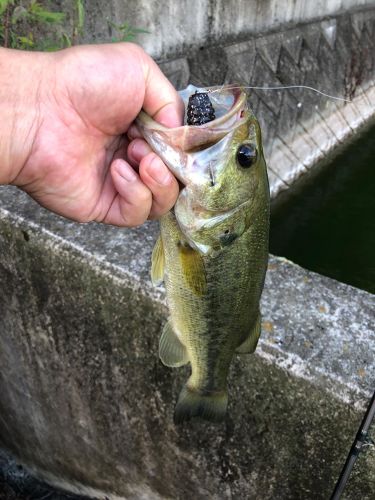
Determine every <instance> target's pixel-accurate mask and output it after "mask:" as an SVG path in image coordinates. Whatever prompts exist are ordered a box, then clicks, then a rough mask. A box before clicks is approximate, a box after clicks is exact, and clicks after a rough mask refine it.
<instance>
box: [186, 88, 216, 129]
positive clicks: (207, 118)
mask: <svg viewBox="0 0 375 500" xmlns="http://www.w3.org/2000/svg"><path fill="white" fill-rule="evenodd" d="M212 120H215V110H214V107H213V106H212V103H211V101H210V98H209V96H208V93H207V92H198V91H196V92H195V94H192V95H191V96H190V97H189V103H188V107H187V124H188V125H203V124H204V123H208V122H211V121H212Z"/></svg>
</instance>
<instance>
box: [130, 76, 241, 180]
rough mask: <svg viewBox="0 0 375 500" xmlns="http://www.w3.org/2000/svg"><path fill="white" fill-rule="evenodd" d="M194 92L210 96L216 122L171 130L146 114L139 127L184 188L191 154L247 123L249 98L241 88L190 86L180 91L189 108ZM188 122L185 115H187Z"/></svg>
mask: <svg viewBox="0 0 375 500" xmlns="http://www.w3.org/2000/svg"><path fill="white" fill-rule="evenodd" d="M195 92H198V93H207V94H208V95H209V97H210V100H211V103H212V105H213V108H214V110H215V119H214V120H211V121H209V122H208V123H204V124H202V125H186V124H185V125H182V126H180V127H174V128H168V127H166V126H164V125H161V124H160V123H158V122H156V121H155V120H153V119H152V118H151V117H150V116H148V115H147V114H146V113H145V112H144V111H141V112H140V114H139V115H138V117H137V120H136V124H137V126H138V127H139V129H140V131H141V133H142V135H143V136H144V138H145V139H146V141H147V142H148V144H149V145H150V146H151V147H152V149H153V150H154V151H155V152H156V153H157V154H158V155H159V156H160V157H161V158H162V160H163V161H164V163H165V164H166V165H167V166H168V167H169V168H170V170H171V171H172V172H173V174H174V175H175V177H177V179H178V180H179V181H180V182H181V183H182V184H184V185H186V184H187V183H188V182H189V179H188V177H187V175H186V173H187V172H188V171H189V163H191V160H190V159H189V156H190V153H195V152H199V151H202V150H207V149H209V148H210V147H212V146H213V145H215V144H217V143H218V142H219V141H220V140H221V139H223V138H224V137H225V136H227V135H228V134H231V133H232V132H234V130H235V129H237V127H240V126H241V125H243V124H244V123H245V122H246V121H247V117H246V116H245V110H246V109H247V95H246V93H245V92H244V91H243V90H242V89H241V88H239V87H234V86H233V85H227V86H222V87H195V86H194V85H189V86H188V87H187V88H186V89H184V90H181V91H180V92H179V94H180V96H181V98H182V100H183V102H184V104H185V109H187V106H188V101H189V97H190V96H191V95H193V94H194V93H195ZM185 122H186V113H185Z"/></svg>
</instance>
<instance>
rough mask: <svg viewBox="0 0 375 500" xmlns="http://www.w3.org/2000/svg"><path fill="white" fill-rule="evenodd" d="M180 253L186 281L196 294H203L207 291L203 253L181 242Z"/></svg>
mask: <svg viewBox="0 0 375 500" xmlns="http://www.w3.org/2000/svg"><path fill="white" fill-rule="evenodd" d="M179 255H180V260H181V265H182V272H183V276H184V279H185V282H186V283H187V285H188V286H189V288H190V289H191V290H192V291H193V292H194V293H195V295H198V296H202V295H205V294H206V291H207V280H206V270H205V268H204V262H203V258H202V256H201V254H200V253H199V252H197V250H194V248H191V246H190V245H188V244H182V243H181V244H180V246H179Z"/></svg>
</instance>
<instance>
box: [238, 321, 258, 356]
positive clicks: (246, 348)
mask: <svg viewBox="0 0 375 500" xmlns="http://www.w3.org/2000/svg"><path fill="white" fill-rule="evenodd" d="M260 331H261V315H260V313H258V317H257V319H256V321H255V323H254V326H253V328H252V329H251V332H250V334H249V336H248V337H247V338H246V340H245V341H244V342H242V344H240V345H239V346H238V347H237V349H236V352H238V353H239V354H249V353H252V352H254V351H255V349H256V347H257V344H258V340H259V337H260Z"/></svg>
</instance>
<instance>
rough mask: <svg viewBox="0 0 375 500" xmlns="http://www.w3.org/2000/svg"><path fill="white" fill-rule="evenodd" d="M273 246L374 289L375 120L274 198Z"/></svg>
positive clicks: (298, 260) (327, 272)
mask: <svg viewBox="0 0 375 500" xmlns="http://www.w3.org/2000/svg"><path fill="white" fill-rule="evenodd" d="M270 251H271V253H273V254H275V255H281V256H283V257H286V258H288V259H290V260H292V261H294V262H296V263H297V264H300V265H301V266H303V267H306V268H307V269H310V270H312V271H316V272H318V273H321V274H324V275H326V276H329V277H331V278H335V279H337V280H339V281H343V282H344V283H348V284H350V285H353V286H356V287H358V288H362V289H364V290H367V291H369V292H372V293H375V125H374V126H372V128H371V129H369V130H368V131H367V132H366V133H365V134H363V135H362V136H361V137H360V138H359V139H357V140H356V141H355V142H353V143H351V144H350V145H348V147H347V148H346V149H345V150H343V151H342V152H341V153H340V154H339V155H338V156H336V158H335V159H334V160H333V161H332V162H331V163H330V164H328V165H325V166H324V167H322V168H321V169H320V171H319V172H318V173H316V174H315V175H314V176H312V177H310V178H308V179H307V180H304V181H303V182H302V184H301V185H300V186H298V187H297V188H292V189H291V190H289V191H288V195H284V196H283V197H281V198H280V199H278V200H277V201H276V202H275V203H274V206H273V208H272V215H271V239H270Z"/></svg>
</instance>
